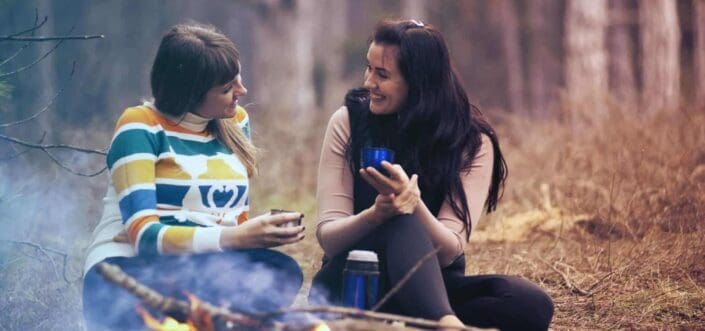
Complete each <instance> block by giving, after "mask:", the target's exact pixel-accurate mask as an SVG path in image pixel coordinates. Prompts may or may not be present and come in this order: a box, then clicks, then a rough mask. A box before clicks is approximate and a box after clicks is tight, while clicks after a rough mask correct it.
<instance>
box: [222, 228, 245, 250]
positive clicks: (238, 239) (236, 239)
mask: <svg viewBox="0 0 705 331" xmlns="http://www.w3.org/2000/svg"><path fill="white" fill-rule="evenodd" d="M241 230H242V229H241V228H240V227H238V226H232V227H230V226H229V227H225V228H224V229H223V231H222V232H221V233H220V247H221V248H246V247H245V246H246V245H245V243H244V240H242V233H241V232H242V231H241Z"/></svg>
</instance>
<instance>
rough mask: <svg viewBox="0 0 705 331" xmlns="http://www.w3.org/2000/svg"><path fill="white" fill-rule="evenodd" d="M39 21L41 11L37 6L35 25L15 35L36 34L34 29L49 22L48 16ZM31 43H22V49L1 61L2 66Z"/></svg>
mask: <svg viewBox="0 0 705 331" xmlns="http://www.w3.org/2000/svg"><path fill="white" fill-rule="evenodd" d="M38 21H39V11H38V10H37V9H36V8H35V9H34V27H32V28H29V29H27V30H25V31H22V32H18V33H15V34H13V36H17V35H20V34H25V33H30V32H31V33H32V36H34V31H36V30H37V29H39V28H40V27H41V26H42V25H44V23H46V22H47V17H46V16H44V20H43V21H42V22H41V23H37V22H38ZM31 44H32V43H31V42H28V43H25V44H24V45H22V47H20V49H18V50H17V52H15V54H12V55H10V57H8V58H7V59H5V60H3V61H2V62H0V67H2V66H3V65H5V64H6V63H8V62H10V61H12V59H14V58H15V57H17V56H18V55H20V54H21V53H22V51H24V50H25V49H27V47H29V45H31Z"/></svg>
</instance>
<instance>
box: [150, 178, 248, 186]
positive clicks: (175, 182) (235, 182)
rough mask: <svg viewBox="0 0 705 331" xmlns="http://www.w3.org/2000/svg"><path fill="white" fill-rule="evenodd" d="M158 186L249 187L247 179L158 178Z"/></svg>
mask: <svg viewBox="0 0 705 331" xmlns="http://www.w3.org/2000/svg"><path fill="white" fill-rule="evenodd" d="M155 181H156V183H157V184H167V185H180V186H193V185H211V186H223V185H244V186H248V180H247V179H174V178H161V177H159V178H156V179H155Z"/></svg>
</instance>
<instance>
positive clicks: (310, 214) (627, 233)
mask: <svg viewBox="0 0 705 331" xmlns="http://www.w3.org/2000/svg"><path fill="white" fill-rule="evenodd" d="M612 113H613V114H621V113H620V112H618V111H613V112H612ZM493 120H494V121H493V122H494V123H495V125H496V127H497V129H498V131H499V133H500V137H501V140H502V143H503V146H502V147H503V150H504V152H505V156H506V157H507V161H508V164H509V168H510V179H509V181H508V183H507V186H506V192H505V196H504V198H503V200H502V202H501V204H500V207H499V209H498V210H497V212H496V213H494V214H491V215H489V216H486V217H485V218H484V219H483V221H482V222H481V223H480V226H479V227H478V229H476V230H475V231H474V233H473V235H472V238H471V243H470V245H469V247H468V251H467V256H468V261H469V263H468V273H470V274H485V273H502V274H513V275H521V276H524V277H526V278H528V279H531V280H533V281H535V282H537V283H539V284H540V285H541V286H542V287H544V288H545V289H546V290H547V291H548V292H549V293H550V294H551V296H552V297H553V299H554V301H555V304H556V313H555V317H554V320H553V324H552V328H553V329H556V330H575V329H583V330H593V329H640V330H652V329H681V330H698V329H701V330H702V329H705V225H703V221H705V148H704V147H703V146H705V112H703V111H699V112H696V111H685V110H684V111H679V112H673V113H669V114H659V115H655V116H652V117H649V118H645V117H643V118H639V117H635V116H622V115H613V116H612V117H610V118H608V119H605V120H603V121H596V122H592V123H582V124H580V126H579V127H573V126H572V125H568V124H566V123H563V122H561V121H559V120H543V121H538V120H532V119H528V118H522V117H520V116H516V115H502V116H498V117H496V118H493ZM326 121H327V115H322V116H321V119H320V121H319V122H317V123H316V124H315V125H312V126H309V127H298V126H296V125H295V124H292V123H284V122H282V121H280V120H278V119H276V118H275V117H274V115H270V114H266V113H264V114H257V113H254V114H253V123H254V124H255V125H254V129H255V141H256V143H257V144H258V145H259V146H261V147H263V148H264V150H265V153H264V154H263V155H262V159H261V163H262V165H261V168H260V170H261V172H260V175H259V177H258V178H257V179H256V180H255V182H254V191H253V196H252V198H251V200H252V202H253V207H254V210H255V212H256V211H264V210H267V209H269V208H285V209H295V210H300V211H303V212H304V213H306V225H307V230H306V231H307V238H306V239H305V240H304V241H303V242H302V243H298V244H295V245H291V246H288V247H284V248H282V249H283V250H284V251H286V252H288V253H290V254H292V255H293V256H294V257H295V258H296V259H297V260H298V261H299V263H300V264H301V265H302V267H303V268H304V271H305V274H306V276H307V281H310V279H311V276H312V275H313V273H314V272H315V271H316V270H317V269H318V267H319V266H320V257H321V254H322V253H321V250H320V248H318V246H317V244H316V242H315V238H314V230H315V219H316V217H315V194H314V192H315V184H316V183H315V181H316V178H315V177H316V168H317V162H318V155H319V149H320V143H321V139H322V136H323V131H324V129H325V124H326ZM573 125H574V124H573ZM97 196H98V195H96V197H97ZM3 203H6V204H7V202H5V201H3ZM68 221H69V220H67V222H68ZM80 221H82V222H85V220H80ZM8 222H9V221H8ZM7 225H9V223H8V224H7ZM86 231H89V230H86ZM54 236H55V235H54ZM39 237H41V238H40V239H41V240H40V239H37V241H39V242H44V243H48V244H51V243H53V245H54V246H57V245H59V243H62V242H64V241H65V239H61V238H54V237H52V235H51V234H49V233H46V234H44V235H42V236H39ZM83 241H85V240H83ZM84 244H85V243H84ZM83 246H85V245H81V247H83ZM0 248H1V249H2V251H0V257H2V259H1V261H0V262H2V263H0V271H1V272H0V289H2V291H1V292H2V293H3V295H2V296H0V308H1V309H0V310H2V311H3V312H2V313H0V330H5V329H6V330H34V329H36V330H39V329H41V330H50V329H51V330H66V327H67V326H68V327H69V328H70V329H79V328H80V326H81V321H80V318H81V313H80V305H79V303H78V301H80V299H79V292H80V281H75V282H72V283H71V284H67V283H65V282H64V281H63V280H62V279H61V278H60V277H59V276H57V275H56V274H55V272H54V271H53V270H52V267H51V265H50V264H48V263H47V261H46V258H43V257H42V255H41V254H38V253H37V252H36V251H33V250H31V249H30V248H26V247H25V248H17V247H14V246H8V245H3V246H2V247H0ZM70 252H71V255H72V266H73V269H72V270H77V269H78V268H80V265H81V261H80V260H81V256H80V255H81V253H80V252H76V251H75V250H70Z"/></svg>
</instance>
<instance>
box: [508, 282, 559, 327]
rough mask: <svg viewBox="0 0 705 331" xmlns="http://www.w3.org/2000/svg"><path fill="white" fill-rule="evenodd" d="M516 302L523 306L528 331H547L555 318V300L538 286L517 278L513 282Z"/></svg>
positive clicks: (524, 321)
mask: <svg viewBox="0 0 705 331" xmlns="http://www.w3.org/2000/svg"><path fill="white" fill-rule="evenodd" d="M512 283H513V284H512V285H513V286H512V287H514V288H515V291H514V292H515V293H514V294H515V300H518V301H519V302H521V304H520V305H521V306H523V311H524V312H525V313H524V314H523V321H522V324H523V325H525V329H526V330H547V329H548V327H549V325H550V324H551V319H552V318H553V311H554V305H553V299H551V296H549V295H548V293H546V291H544V290H543V289H542V288H540V287H539V286H538V285H536V284H534V283H532V282H530V281H528V280H526V279H523V278H519V277H516V278H514V280H513V281H512Z"/></svg>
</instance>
